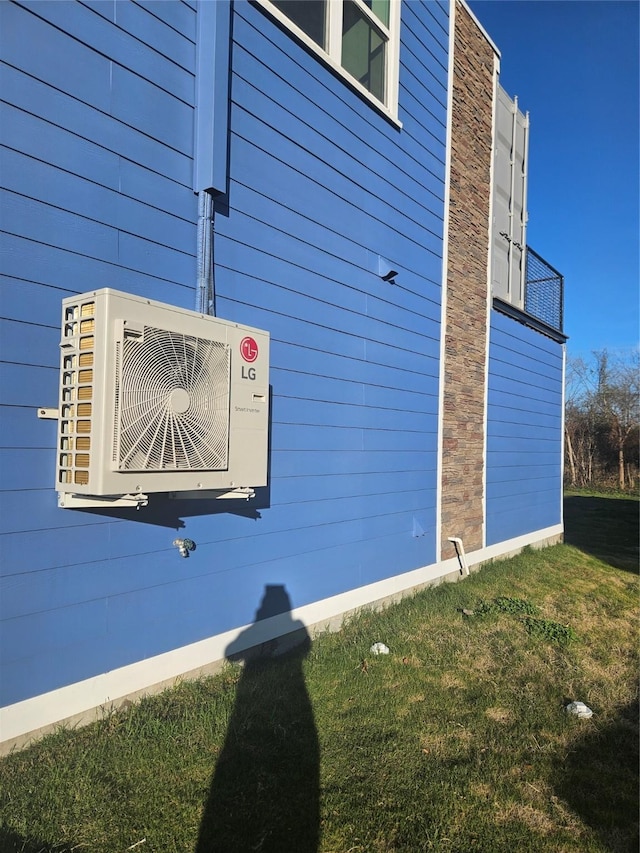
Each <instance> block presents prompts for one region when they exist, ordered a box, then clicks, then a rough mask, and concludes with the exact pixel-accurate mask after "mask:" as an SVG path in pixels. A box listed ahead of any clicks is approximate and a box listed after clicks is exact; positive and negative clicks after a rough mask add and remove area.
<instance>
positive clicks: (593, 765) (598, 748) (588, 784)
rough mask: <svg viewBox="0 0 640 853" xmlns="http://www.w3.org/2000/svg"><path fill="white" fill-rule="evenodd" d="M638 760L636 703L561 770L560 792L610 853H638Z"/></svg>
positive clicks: (592, 735)
mask: <svg viewBox="0 0 640 853" xmlns="http://www.w3.org/2000/svg"><path fill="white" fill-rule="evenodd" d="M594 719H595V718H594ZM638 760H639V751H638V702H637V701H635V702H633V703H632V704H630V705H628V706H626V707H624V708H622V709H621V710H620V712H619V714H618V716H617V717H616V718H615V720H614V721H613V722H611V723H610V724H609V725H607V726H605V727H604V728H603V729H601V730H599V731H598V730H595V731H594V730H593V729H590V730H589V732H588V733H587V734H585V736H584V737H583V738H582V739H581V740H580V741H579V742H578V745H577V746H576V747H575V749H573V750H572V752H571V753H569V755H568V757H567V759H566V760H565V762H564V763H563V765H562V767H560V768H558V775H559V781H558V782H557V783H556V786H555V788H556V793H557V794H558V795H559V796H560V797H562V799H563V800H564V801H565V802H566V803H568V804H569V805H570V806H571V808H572V809H573V810H574V811H575V812H576V813H577V814H579V815H580V817H581V818H582V820H583V821H584V822H585V823H586V824H587V825H588V826H590V827H591V828H592V829H593V830H594V832H596V833H597V835H598V837H599V838H600V840H601V842H602V843H603V844H604V845H606V847H607V848H608V849H609V850H610V851H611V853H637V851H638V849H639V846H638V842H639V837H638V835H639V833H638V793H639V779H638Z"/></svg>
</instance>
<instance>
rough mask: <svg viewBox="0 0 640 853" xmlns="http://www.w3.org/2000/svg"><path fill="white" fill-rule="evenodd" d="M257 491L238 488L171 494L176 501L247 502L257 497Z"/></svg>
mask: <svg viewBox="0 0 640 853" xmlns="http://www.w3.org/2000/svg"><path fill="white" fill-rule="evenodd" d="M255 494H256V490H255V489H252V488H251V487H250V486H238V488H235V489H206V490H205V489H203V490H202V491H198V490H197V489H194V490H192V491H188V492H169V497H171V498H173V499H174V500H200V501H208V500H245V501H248V500H250V499H251V498H253V497H255Z"/></svg>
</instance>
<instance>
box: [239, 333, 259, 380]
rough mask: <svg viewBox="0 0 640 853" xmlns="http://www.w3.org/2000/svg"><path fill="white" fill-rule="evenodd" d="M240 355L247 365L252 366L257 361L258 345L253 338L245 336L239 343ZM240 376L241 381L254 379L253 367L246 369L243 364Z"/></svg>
mask: <svg viewBox="0 0 640 853" xmlns="http://www.w3.org/2000/svg"><path fill="white" fill-rule="evenodd" d="M240 355H241V356H242V358H243V359H244V360H245V361H246V362H248V363H249V364H252V363H253V362H254V361H255V360H256V359H257V357H258V344H257V343H256V341H255V338H252V337H249V336H247V337H246V338H243V339H242V340H241V341H240ZM240 375H241V376H242V378H243V379H255V378H256V370H255V367H247V365H246V364H243V365H242V370H241V373H240Z"/></svg>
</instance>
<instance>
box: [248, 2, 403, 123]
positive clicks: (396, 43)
mask: <svg viewBox="0 0 640 853" xmlns="http://www.w3.org/2000/svg"><path fill="white" fill-rule="evenodd" d="M254 2H255V3H256V4H257V5H259V6H261V7H262V8H263V9H265V10H266V11H267V12H268V13H269V14H270V15H271V16H272V17H273V18H275V19H276V20H277V21H278V22H279V23H280V24H282V25H283V26H284V27H286V28H287V29H288V30H290V31H291V32H292V33H293V34H294V35H295V36H296V38H298V39H299V40H300V41H301V42H302V43H303V44H304V45H305V46H306V47H308V48H309V50H311V51H313V53H315V54H316V55H317V56H319V57H320V59H321V60H322V61H323V62H324V63H325V64H326V65H328V66H329V67H330V68H331V69H332V70H333V71H335V72H336V73H337V74H338V75H340V76H341V77H342V78H343V79H344V80H345V81H346V82H347V83H348V84H349V85H350V86H351V87H352V88H353V89H355V91H356V92H358V94H359V95H361V96H362V97H363V98H365V99H366V100H367V101H369V103H371V104H372V105H373V106H374V107H375V108H376V109H377V110H378V111H379V112H381V113H382V114H383V115H384V116H386V118H388V119H391V121H393V122H394V124H396V125H397V126H398V127H401V126H402V125H401V123H400V121H399V120H398V87H399V80H400V6H401V0H389V26H388V27H385V25H384V24H383V23H382V22H381V21H380V20H379V19H378V18H377V17H376V16H375V15H374V14H373V12H372V11H371V9H369V7H368V6H366V5H365V3H364V2H362V0H352V2H354V3H355V4H356V6H357V7H358V8H359V9H360V11H361V12H362V14H363V15H364V16H365V17H366V18H367V20H368V21H369V22H370V23H371V25H372V26H373V27H374V28H375V29H376V30H377V31H378V33H380V35H381V36H382V38H383V39H384V41H385V42H386V67H385V100H384V101H381V100H379V99H378V98H376V96H375V95H372V94H371V92H370V91H369V90H368V89H367V88H365V87H364V86H363V85H362V84H361V83H360V82H359V81H358V80H356V78H355V77H352V75H351V74H349V72H348V71H346V70H345V69H344V68H343V67H342V64H341V59H342V13H343V5H344V0H327V18H328V20H327V49H326V50H325V49H324V48H323V47H321V46H320V45H319V44H317V43H316V42H315V41H314V40H313V39H312V38H310V37H309V36H308V35H307V34H306V33H305V32H304V30H301V29H300V27H298V26H297V25H296V24H294V23H293V21H292V20H291V19H290V18H288V17H287V16H286V15H285V14H284V13H283V12H281V11H280V9H278V8H277V7H276V6H274V5H273V3H271V0H254Z"/></svg>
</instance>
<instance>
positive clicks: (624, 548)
mask: <svg viewBox="0 0 640 853" xmlns="http://www.w3.org/2000/svg"><path fill="white" fill-rule="evenodd" d="M639 510H640V503H638V501H635V500H625V499H623V498H620V499H618V498H598V497H587V496H582V495H568V496H567V497H565V499H564V530H565V532H564V541H565V542H567V543H568V544H569V545H575V547H576V548H579V549H580V550H581V551H585V552H586V553H588V554H592V555H593V556H594V557H597V558H598V559H599V560H602V561H603V562H605V563H608V564H609V565H610V566H613V567H614V568H616V569H624V570H626V571H629V572H637V571H638V536H639V527H640V525H639Z"/></svg>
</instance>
